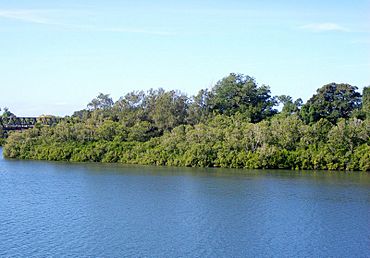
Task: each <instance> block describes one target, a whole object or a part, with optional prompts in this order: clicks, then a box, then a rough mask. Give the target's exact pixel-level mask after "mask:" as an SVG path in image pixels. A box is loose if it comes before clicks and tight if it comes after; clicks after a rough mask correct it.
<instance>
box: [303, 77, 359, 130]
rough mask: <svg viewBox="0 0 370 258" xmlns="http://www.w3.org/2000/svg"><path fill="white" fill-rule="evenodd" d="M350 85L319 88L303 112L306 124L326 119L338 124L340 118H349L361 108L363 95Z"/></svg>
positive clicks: (330, 85) (332, 85) (328, 85)
mask: <svg viewBox="0 0 370 258" xmlns="http://www.w3.org/2000/svg"><path fill="white" fill-rule="evenodd" d="M356 90H357V87H355V86H351V85H349V84H343V83H341V84H336V83H330V84H327V85H324V86H323V87H321V88H319V89H318V90H317V92H316V94H314V95H313V96H312V97H311V98H310V99H309V100H308V101H307V103H306V104H305V105H303V107H302V110H301V115H302V118H303V119H304V121H305V122H306V123H312V122H317V121H319V120H320V119H321V118H326V119H328V120H329V121H330V122H332V123H336V122H337V120H338V119H339V118H349V117H350V116H351V114H352V112H353V111H354V110H357V109H359V108H360V107H361V94H360V93H359V92H357V91H356Z"/></svg>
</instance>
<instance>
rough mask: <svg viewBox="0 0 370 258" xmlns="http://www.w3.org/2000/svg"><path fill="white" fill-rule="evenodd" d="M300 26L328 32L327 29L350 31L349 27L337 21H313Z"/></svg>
mask: <svg viewBox="0 0 370 258" xmlns="http://www.w3.org/2000/svg"><path fill="white" fill-rule="evenodd" d="M299 28H300V29H305V30H310V31H314V32H326V31H338V32H349V29H348V28H346V27H343V26H341V25H339V24H337V23H330V22H326V23H311V24H306V25H303V26H301V27H299Z"/></svg>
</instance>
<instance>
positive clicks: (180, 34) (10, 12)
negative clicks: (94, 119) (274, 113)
mask: <svg viewBox="0 0 370 258" xmlns="http://www.w3.org/2000/svg"><path fill="white" fill-rule="evenodd" d="M0 60H1V62H0V89H1V93H0V106H1V107H4V106H7V107H9V108H10V110H11V111H13V112H14V113H15V114H16V115H19V116H37V115H41V114H56V115H68V114H72V113H73V111H75V110H79V109H83V108H85V107H86V104H87V103H88V102H89V101H90V100H91V99H92V98H94V97H95V96H96V95H98V93H99V92H103V93H109V94H111V96H112V97H113V99H114V100H117V99H118V98H119V97H120V96H123V95H125V94H126V93H128V92H130V91H133V90H140V89H143V90H147V89H150V88H158V87H163V88H165V89H179V90H181V91H183V92H185V93H187V94H188V95H193V94H195V93H196V92H197V91H199V90H200V89H202V88H210V87H212V85H213V84H214V83H215V82H217V80H219V79H221V78H222V77H224V76H226V75H228V74H229V73H230V72H235V73H243V74H246V75H250V76H252V77H254V78H256V81H257V82H258V83H259V84H267V85H270V87H271V91H272V94H273V95H280V94H286V95H291V96H292V97H294V98H298V97H302V98H303V100H304V101H305V100H307V99H308V98H309V97H310V96H312V94H313V93H314V92H315V91H316V89H317V88H319V87H321V86H322V85H324V84H326V83H330V82H346V83H350V84H352V85H356V86H358V87H359V88H360V89H362V87H363V86H367V85H370V1H369V0H352V1H337V0H336V1H334V0H326V1H317V0H310V1H306V0H303V1H289V0H285V1H272V0H259V1H258V0H255V1H247V0H245V1H233V0H229V1H226V0H225V1H223V0H213V1H208V0H207V1H193V0H188V1H140V0H138V1H118V0H116V1H113V0H106V1H97V0H96V1H82V0H64V1H49V0H48V1H46V0H44V1H42V0H33V1H29V0H23V1H22V0H18V1H11V0H1V2H0Z"/></svg>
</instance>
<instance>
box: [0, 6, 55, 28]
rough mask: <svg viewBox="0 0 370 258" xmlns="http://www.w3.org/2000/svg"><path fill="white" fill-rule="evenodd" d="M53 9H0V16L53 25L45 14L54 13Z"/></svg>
mask: <svg viewBox="0 0 370 258" xmlns="http://www.w3.org/2000/svg"><path fill="white" fill-rule="evenodd" d="M56 12H57V11H55V10H23V9H21V10H1V9H0V18H5V19H11V20H18V21H22V22H28V23H38V24H48V25H55V24H56V23H55V22H52V21H51V20H50V19H49V18H47V16H49V15H53V14H54V15H55V13H56Z"/></svg>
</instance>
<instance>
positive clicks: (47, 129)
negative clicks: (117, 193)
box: [3, 74, 370, 171]
mask: <svg viewBox="0 0 370 258" xmlns="http://www.w3.org/2000/svg"><path fill="white" fill-rule="evenodd" d="M352 90H355V87H352V86H349V85H347V84H345V85H342V84H341V85H336V84H330V85H326V86H324V87H323V88H320V89H319V90H318V91H317V92H318V93H317V94H316V95H314V96H313V97H312V98H311V99H310V100H309V101H308V102H307V103H306V104H305V105H303V107H302V109H301V106H302V101H301V100H300V99H298V100H296V101H294V100H293V99H292V98H291V97H289V96H280V97H278V99H279V101H280V103H282V104H283V109H282V111H281V112H280V113H278V114H275V113H276V112H277V111H276V110H274V109H273V107H274V105H275V104H276V103H277V102H276V101H275V99H276V98H274V97H271V96H270V91H269V89H268V88H267V87H265V86H262V87H258V86H257V84H256V83H255V81H254V79H252V78H251V77H248V76H243V75H236V74H231V75H229V76H228V77H225V78H224V79H222V80H221V81H219V82H218V83H217V84H216V86H215V87H214V88H213V89H212V90H210V91H209V90H201V91H200V92H199V93H198V94H197V95H196V96H194V97H192V98H188V97H186V96H185V95H184V94H182V93H180V92H178V91H165V90H163V89H158V90H149V91H147V92H143V91H139V92H137V91H135V92H131V93H129V94H127V95H125V96H124V97H122V98H120V99H119V100H118V101H117V102H115V103H113V102H112V101H110V100H109V99H110V98H109V95H104V94H100V95H99V96H98V97H97V98H96V99H94V100H93V101H92V102H91V103H95V104H91V103H90V104H91V105H90V104H89V109H88V110H81V111H77V112H75V113H74V115H73V116H72V117H65V118H64V119H63V120H62V121H60V122H59V123H57V124H52V125H47V124H42V123H40V124H38V126H35V127H34V128H32V129H29V130H26V131H23V132H11V133H10V135H9V137H8V139H7V140H6V144H5V146H4V151H3V153H4V155H5V156H6V157H8V158H18V159H41V160H58V161H59V160H63V161H72V162H76V161H91V162H121V163H127V164H145V165H167V166H189V167H229V168H261V169H264V168H285V169H286V168H289V169H329V170H363V171H368V170H370V156H369V155H370V137H369V136H370V120H369V119H368V118H367V119H365V118H362V119H359V118H358V117H356V116H351V112H353V111H354V110H355V109H357V108H359V103H361V100H359V99H358V94H357V93H356V92H352ZM339 96H342V98H340V97H339ZM364 96H367V95H366V94H365V93H364ZM320 101H324V102H330V101H332V102H335V103H336V105H337V106H334V105H332V104H330V105H331V106H330V105H329V104H328V103H327V105H329V106H327V105H326V104H325V105H323V104H322V103H321V102H320ZM348 101H352V104H351V103H347V102H348ZM342 102H343V103H342ZM366 103H367V102H366V101H365V100H364V104H366ZM363 108H364V107H363Z"/></svg>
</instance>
